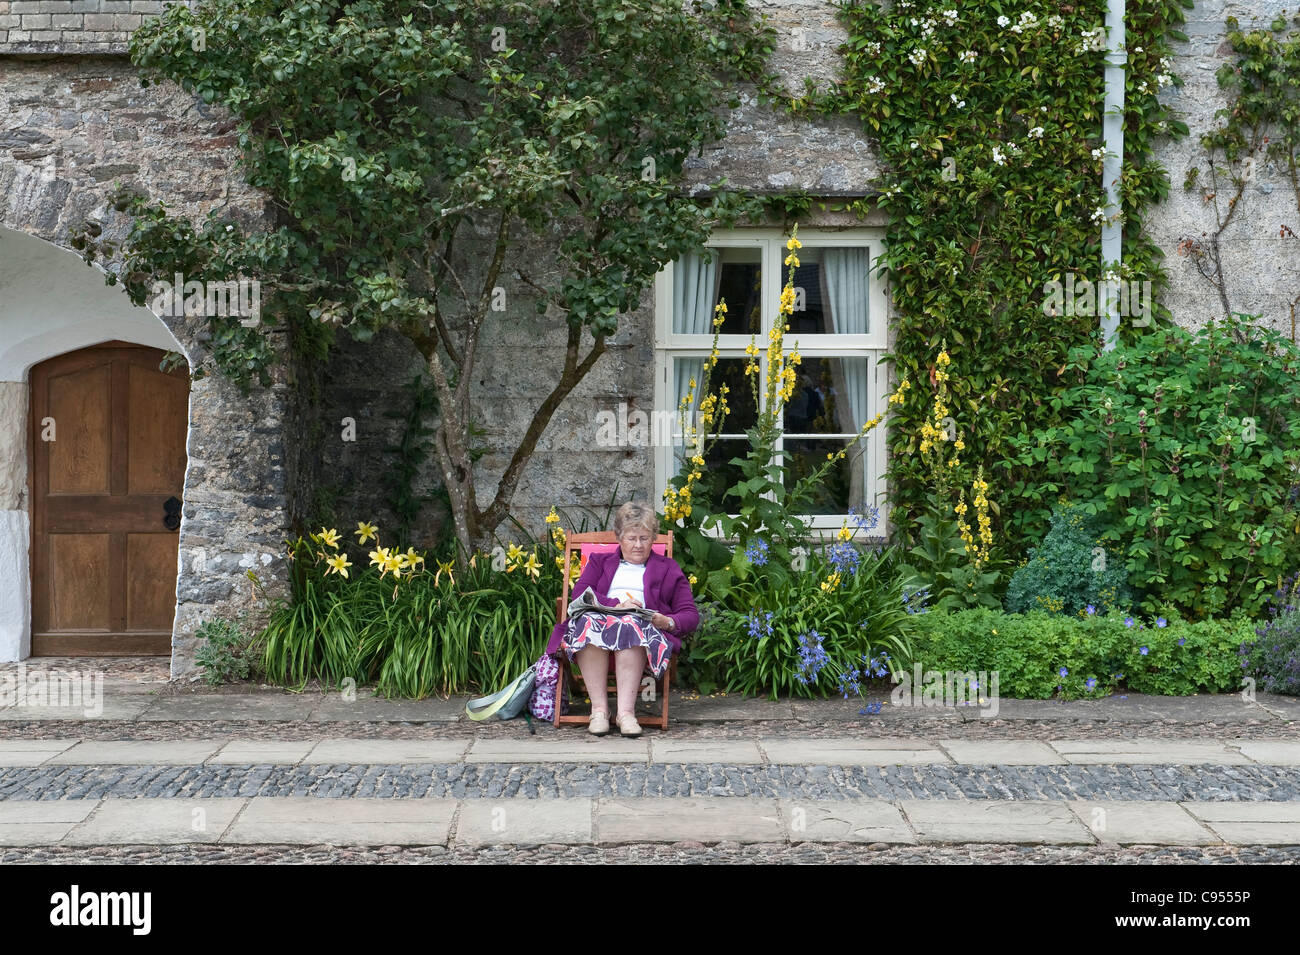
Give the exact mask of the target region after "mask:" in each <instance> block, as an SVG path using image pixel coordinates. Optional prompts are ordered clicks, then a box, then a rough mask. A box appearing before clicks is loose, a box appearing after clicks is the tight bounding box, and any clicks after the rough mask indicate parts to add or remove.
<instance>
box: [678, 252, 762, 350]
mask: <svg viewBox="0 0 1300 955" xmlns="http://www.w3.org/2000/svg"><path fill="white" fill-rule="evenodd" d="M710 259H711V260H710ZM762 293H763V285H762V258H761V253H760V251H759V250H758V249H757V248H714V249H710V250H708V251H707V252H703V253H699V254H695V253H691V254H688V255H684V256H682V257H681V258H680V259H678V260H677V262H676V263H675V264H674V266H673V331H674V332H675V333H677V334H680V335H712V334H713V309H714V306H716V305H717V304H718V302H719V301H722V300H725V301H726V303H727V314H726V316H725V318H724V321H723V324H722V328H721V332H722V334H724V335H749V334H757V333H758V332H759V331H760V330H761V328H762Z"/></svg>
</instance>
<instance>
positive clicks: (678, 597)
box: [546, 551, 700, 655]
mask: <svg viewBox="0 0 1300 955" xmlns="http://www.w3.org/2000/svg"><path fill="white" fill-rule="evenodd" d="M621 559H622V554H621V553H619V552H618V551H613V552H611V553H605V554H592V555H591V556H590V557H588V558H587V566H586V567H584V568H583V570H582V575H581V576H580V577H579V578H578V582H577V583H575V584H574V585H573V587H572V588H570V590H569V598H570V599H573V597H576V596H577V595H578V594H580V593H582V592H583V590H585V589H586V588H587V587H590V588H591V589H592V590H593V591H595V593H596V599H597V600H599V601H600V602H601V603H603V604H606V605H608V606H610V607H613V606H617V605H618V602H619V601H618V600H617V599H614V598H612V597H610V595H609V585H610V584H611V583H613V582H614V572H615V571H617V570H618V562H619V560H621ZM643 586H644V587H645V605H646V606H647V607H649V608H650V609H651V610H657V611H659V612H660V613H661V614H663V615H664V616H666V617H672V618H673V622H674V623H675V624H677V632H676V633H669V632H668V631H667V630H665V631H664V632H663V634H664V636H665V637H666V638H667V639H668V644H669V646H671V647H672V652H673V653H677V652H679V651H680V650H681V648H682V641H681V639H680V638H681V637H682V636H684V635H685V634H688V633H690V632H691V631H692V630H694V629H695V628H696V627H698V626H699V624H700V612H699V611H698V610H696V609H695V598H694V597H692V596H691V585H690V582H689V581H688V580H687V579H686V575H685V574H683V573H682V569H681V568H680V567H678V566H677V561H675V560H673V559H672V558H671V557H665V556H664V555H663V554H656V553H653V552H652V553H651V554H650V557H649V559H648V560H646V565H645V581H644V584H643ZM567 625H568V624H567V621H561V622H560V623H557V624H556V625H555V629H554V630H552V631H551V641H550V643H548V644H547V645H546V653H547V654H548V655H553V654H555V653H558V652H559V650H560V645H561V644H562V643H563V642H564V631H565V629H566V627H567Z"/></svg>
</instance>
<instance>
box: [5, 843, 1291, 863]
mask: <svg viewBox="0 0 1300 955" xmlns="http://www.w3.org/2000/svg"><path fill="white" fill-rule="evenodd" d="M619 862H622V863H629V862H631V863H638V862H640V863H676V864H692V863H694V864H708V863H730V864H741V865H745V864H753V865H758V864H804V865H827V864H863V863H866V864H873V863H874V864H885V865H966V864H971V863H981V864H994V865H1027V864H1038V865H1059V864H1075V865H1151V864H1162V865H1243V864H1248V865H1260V864H1265V865H1296V864H1298V863H1300V846H1203V847H1182V846H1172V847H1171V846H1126V847H1122V848H1121V847H1117V846H1009V845H990V844H973V845H963V846H925V847H919V848H918V847H916V846H887V845H885V844H884V843H873V844H872V845H863V844H862V843H851V842H836V843H803V844H800V845H786V844H783V843H781V844H763V843H759V844H752V845H737V844H736V843H725V842H724V843H719V844H717V845H713V846H704V845H701V844H699V843H689V842H685V843H682V842H679V843H673V844H671V845H662V844H636V845H626V846H536V847H531V846H530V847H502V848H485V849H480V848H470V847H461V848H452V849H446V848H443V847H442V846H415V847H411V846H375V847H364V848H353V847H340V846H326V845H321V846H284V845H268V846H211V845H184V846H101V847H96V848H89V849H88V848H85V847H82V846H36V847H31V848H23V847H15V848H5V849H0V865H10V864H50V863H53V864H58V865H68V864H85V863H91V864H94V863H100V864H108V865H122V864H128V865H131V864H139V865H193V864H200V865H203V864H239V863H243V864H267V863H284V864H292V865H300V864H312V865H344V864H356V863H360V864H364V865H374V864H377V863H384V864H400V865H411V864H415V865H421V864H435V865H439V864H440V865H447V864H454V865H455V864H459V865H502V864H513V865H556V864H558V865H564V864H572V863H619Z"/></svg>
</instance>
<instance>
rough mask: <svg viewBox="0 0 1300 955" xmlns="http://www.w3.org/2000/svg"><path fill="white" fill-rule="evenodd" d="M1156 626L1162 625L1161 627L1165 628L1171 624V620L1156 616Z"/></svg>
mask: <svg viewBox="0 0 1300 955" xmlns="http://www.w3.org/2000/svg"><path fill="white" fill-rule="evenodd" d="M1156 626H1157V627H1160V628H1162V629H1163V628H1164V627H1167V626H1169V621H1168V620H1166V619H1165V618H1164V617H1157V618H1156Z"/></svg>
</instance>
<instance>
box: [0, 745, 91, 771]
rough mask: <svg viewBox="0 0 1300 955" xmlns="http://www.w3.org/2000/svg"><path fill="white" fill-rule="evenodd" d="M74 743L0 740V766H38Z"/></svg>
mask: <svg viewBox="0 0 1300 955" xmlns="http://www.w3.org/2000/svg"><path fill="white" fill-rule="evenodd" d="M76 743H77V740H72V739H66V740H59V739H6V740H0V766H39V765H40V764H41V763H43V762H45V761H46V760H47V759H50V758H51V757H54V756H58V755H59V754H60V753H62V752H63V751H64V750H67V749H68V748H70V747H72V746H74V745H75V744H76Z"/></svg>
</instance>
